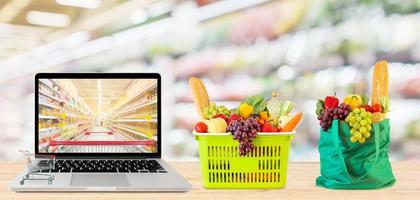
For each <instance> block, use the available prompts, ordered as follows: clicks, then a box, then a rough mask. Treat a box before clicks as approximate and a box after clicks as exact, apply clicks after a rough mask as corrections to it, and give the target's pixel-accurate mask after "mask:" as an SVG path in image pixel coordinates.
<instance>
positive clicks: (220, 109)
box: [203, 102, 230, 119]
mask: <svg viewBox="0 0 420 200" xmlns="http://www.w3.org/2000/svg"><path fill="white" fill-rule="evenodd" d="M203 111H204V115H205V117H206V118H207V119H213V117H214V116H215V115H217V114H224V115H226V116H229V115H230V111H229V109H227V108H226V107H225V106H217V105H216V103H214V102H212V103H210V105H209V106H207V107H204V110H203Z"/></svg>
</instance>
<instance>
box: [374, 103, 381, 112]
mask: <svg viewBox="0 0 420 200" xmlns="http://www.w3.org/2000/svg"><path fill="white" fill-rule="evenodd" d="M372 111H373V113H377V112H382V106H381V104H379V103H375V104H373V105H372Z"/></svg>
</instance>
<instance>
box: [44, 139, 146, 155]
mask: <svg viewBox="0 0 420 200" xmlns="http://www.w3.org/2000/svg"><path fill="white" fill-rule="evenodd" d="M152 145H154V142H153V141H150V140H138V141H50V147H56V148H55V149H56V152H57V153H69V152H70V153H141V152H144V147H145V146H152Z"/></svg>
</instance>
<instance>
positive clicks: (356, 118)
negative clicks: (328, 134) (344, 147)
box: [345, 108, 373, 143]
mask: <svg viewBox="0 0 420 200" xmlns="http://www.w3.org/2000/svg"><path fill="white" fill-rule="evenodd" d="M372 116H373V114H372V113H371V112H369V111H366V109H365V108H355V109H353V111H352V112H350V114H349V115H348V116H347V117H346V119H345V121H346V122H347V123H349V125H350V128H351V130H350V134H351V137H350V141H351V142H353V143H355V142H359V143H364V142H365V141H366V139H367V138H369V137H370V136H371V130H372Z"/></svg>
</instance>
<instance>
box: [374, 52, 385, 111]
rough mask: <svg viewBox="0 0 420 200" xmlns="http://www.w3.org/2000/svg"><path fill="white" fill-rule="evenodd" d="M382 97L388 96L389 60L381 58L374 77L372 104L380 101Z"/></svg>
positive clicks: (376, 65)
mask: <svg viewBox="0 0 420 200" xmlns="http://www.w3.org/2000/svg"><path fill="white" fill-rule="evenodd" d="M381 97H388V62H387V61H386V60H381V61H379V62H377V63H376V64H375V68H374V70H373V79H372V105H373V104H375V103H380V100H381Z"/></svg>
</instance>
